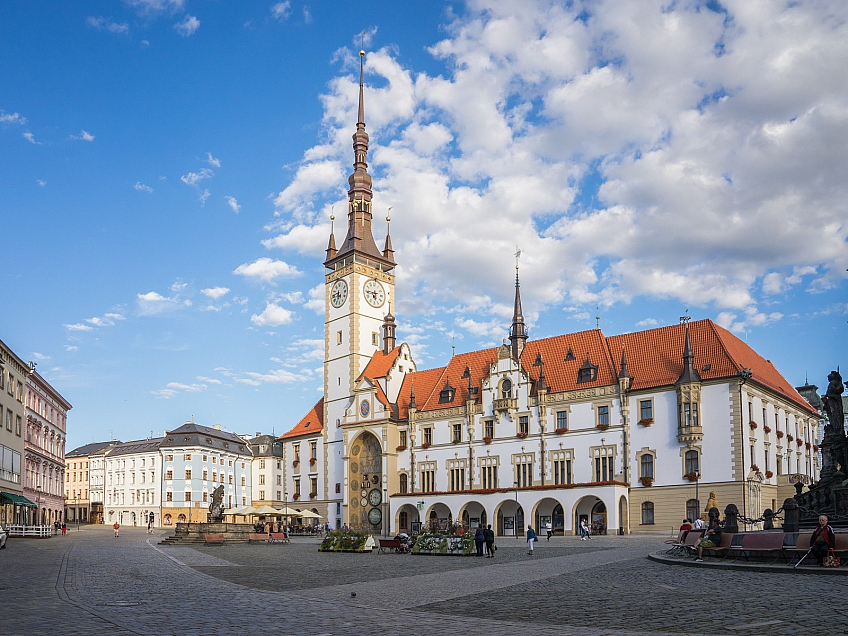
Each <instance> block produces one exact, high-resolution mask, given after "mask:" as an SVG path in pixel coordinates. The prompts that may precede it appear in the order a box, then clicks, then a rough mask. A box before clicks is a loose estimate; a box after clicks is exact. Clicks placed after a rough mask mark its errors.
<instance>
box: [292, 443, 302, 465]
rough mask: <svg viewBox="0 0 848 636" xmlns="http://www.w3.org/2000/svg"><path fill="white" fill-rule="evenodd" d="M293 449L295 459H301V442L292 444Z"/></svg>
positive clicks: (297, 460)
mask: <svg viewBox="0 0 848 636" xmlns="http://www.w3.org/2000/svg"><path fill="white" fill-rule="evenodd" d="M292 450H293V451H294V461H296V462H299V461H300V444H295V445H294V446H292Z"/></svg>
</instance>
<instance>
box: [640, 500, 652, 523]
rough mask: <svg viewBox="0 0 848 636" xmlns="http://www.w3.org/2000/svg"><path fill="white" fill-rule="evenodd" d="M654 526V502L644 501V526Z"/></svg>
mask: <svg viewBox="0 0 848 636" xmlns="http://www.w3.org/2000/svg"><path fill="white" fill-rule="evenodd" d="M653 524H654V502H653V501H644V502H642V525H645V526H647V525H653Z"/></svg>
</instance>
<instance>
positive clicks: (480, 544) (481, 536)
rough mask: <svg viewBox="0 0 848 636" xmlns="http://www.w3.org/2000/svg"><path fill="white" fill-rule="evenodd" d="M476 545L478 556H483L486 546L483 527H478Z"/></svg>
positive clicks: (475, 538)
mask: <svg viewBox="0 0 848 636" xmlns="http://www.w3.org/2000/svg"><path fill="white" fill-rule="evenodd" d="M474 544H475V545H476V546H477V556H483V546H484V545H485V544H486V533H485V532H484V531H483V526H477V530H475V531H474Z"/></svg>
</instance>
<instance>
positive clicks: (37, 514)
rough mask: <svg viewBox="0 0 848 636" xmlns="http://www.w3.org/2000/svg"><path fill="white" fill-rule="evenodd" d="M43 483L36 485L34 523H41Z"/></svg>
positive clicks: (38, 524) (37, 524)
mask: <svg viewBox="0 0 848 636" xmlns="http://www.w3.org/2000/svg"><path fill="white" fill-rule="evenodd" d="M40 508H41V484H38V485H37V486H36V487H35V523H34V524H33V525H36V526H40V525H41V512H40V510H39V509H40Z"/></svg>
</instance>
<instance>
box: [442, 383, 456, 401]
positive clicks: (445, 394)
mask: <svg viewBox="0 0 848 636" xmlns="http://www.w3.org/2000/svg"><path fill="white" fill-rule="evenodd" d="M455 394H456V389H455V388H453V387H452V386H451V385H450V382H445V386H444V387H443V388H442V390H441V391H440V392H439V404H445V403H447V402H453V397H454V395H455Z"/></svg>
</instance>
